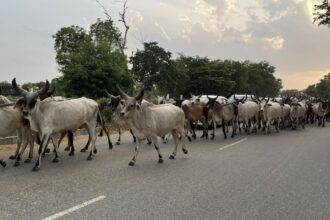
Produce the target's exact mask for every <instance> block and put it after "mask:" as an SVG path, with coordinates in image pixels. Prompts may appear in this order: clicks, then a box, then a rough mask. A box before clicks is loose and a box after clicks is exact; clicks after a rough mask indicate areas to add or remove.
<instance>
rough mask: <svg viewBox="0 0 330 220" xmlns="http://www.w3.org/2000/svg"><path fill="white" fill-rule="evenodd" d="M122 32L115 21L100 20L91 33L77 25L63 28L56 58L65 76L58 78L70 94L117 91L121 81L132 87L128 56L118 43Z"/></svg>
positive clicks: (97, 94) (59, 87) (57, 36)
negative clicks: (117, 85)
mask: <svg viewBox="0 0 330 220" xmlns="http://www.w3.org/2000/svg"><path fill="white" fill-rule="evenodd" d="M119 38H120V32H119V31H118V29H117V28H116V27H115V26H114V24H113V22H112V21H109V20H107V21H101V20H99V19H98V20H97V22H96V23H94V24H92V25H91V27H90V32H89V33H87V32H86V31H85V30H84V29H83V28H80V27H77V26H71V27H64V28H61V29H60V30H59V31H58V32H57V33H56V34H55V35H54V39H55V51H56V61H57V63H58V65H59V70H60V71H61V73H62V74H63V76H61V77H59V78H58V79H56V80H55V81H54V83H55V88H56V90H59V91H60V93H61V94H63V93H64V94H65V95H66V96H76V97H79V96H87V97H92V98H97V97H101V96H104V90H105V89H107V90H108V91H109V92H111V93H115V92H116V87H115V85H116V84H117V83H118V84H120V85H121V86H122V87H123V88H125V89H131V88H132V85H133V79H132V77H131V76H130V75H129V72H128V71H127V58H126V56H125V54H123V53H122V52H121V50H120V49H119V46H118V39H119Z"/></svg>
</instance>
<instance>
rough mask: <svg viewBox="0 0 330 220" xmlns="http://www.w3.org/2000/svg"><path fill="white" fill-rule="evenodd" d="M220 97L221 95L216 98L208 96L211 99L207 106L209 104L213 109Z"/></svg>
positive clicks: (209, 107) (208, 106)
mask: <svg viewBox="0 0 330 220" xmlns="http://www.w3.org/2000/svg"><path fill="white" fill-rule="evenodd" d="M218 97H219V96H217V97H215V98H211V97H209V96H207V98H208V100H209V101H208V102H207V104H206V106H207V108H208V109H212V108H213V107H214V105H215V102H216V101H217V99H218Z"/></svg>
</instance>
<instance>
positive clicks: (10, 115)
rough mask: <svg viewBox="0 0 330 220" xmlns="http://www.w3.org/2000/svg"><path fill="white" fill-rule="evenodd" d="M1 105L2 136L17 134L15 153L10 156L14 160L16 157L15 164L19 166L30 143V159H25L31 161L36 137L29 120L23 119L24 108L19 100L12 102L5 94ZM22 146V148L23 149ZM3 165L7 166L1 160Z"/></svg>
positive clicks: (0, 126)
mask: <svg viewBox="0 0 330 220" xmlns="http://www.w3.org/2000/svg"><path fill="white" fill-rule="evenodd" d="M1 102H2V103H1V105H2V106H1V107H0V121H1V125H0V137H8V136H11V135H13V134H15V133H16V134H17V147H16V151H15V154H14V155H12V156H10V157H9V158H10V159H12V160H14V159H16V162H15V166H18V165H19V163H20V160H21V157H22V155H23V153H24V151H25V149H26V147H27V146H28V144H30V152H29V157H28V159H26V160H25V162H26V163H29V162H31V159H32V157H33V147H34V138H33V136H32V132H31V129H30V126H29V123H28V121H27V120H24V119H23V115H22V109H21V105H20V103H19V102H17V103H16V104H15V103H11V102H10V101H9V100H8V99H7V98H5V97H4V96H2V97H1ZM21 146H23V147H22V149H21ZM0 164H1V165H2V166H5V163H4V162H3V161H0Z"/></svg>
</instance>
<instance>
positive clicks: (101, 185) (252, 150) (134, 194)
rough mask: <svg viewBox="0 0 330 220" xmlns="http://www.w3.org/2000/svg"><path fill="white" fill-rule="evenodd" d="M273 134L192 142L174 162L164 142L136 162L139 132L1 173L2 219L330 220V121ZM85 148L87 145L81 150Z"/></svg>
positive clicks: (219, 136) (144, 149)
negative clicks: (92, 153)
mask: <svg viewBox="0 0 330 220" xmlns="http://www.w3.org/2000/svg"><path fill="white" fill-rule="evenodd" d="M327 126H328V127H326V128H318V127H314V126H313V127H311V126H308V127H307V128H306V129H305V130H298V131H291V130H287V131H281V132H280V133H273V134H271V135H262V134H258V135H250V136H247V135H239V136H238V137H236V138H234V139H228V140H223V138H222V134H221V132H220V130H218V131H217V136H216V140H214V141H211V140H209V141H205V140H201V139H198V140H196V141H194V142H192V143H188V147H189V148H188V150H189V154H188V155H184V154H183V153H182V151H180V152H179V153H178V156H177V157H176V159H175V160H173V161H172V160H169V159H167V158H168V156H169V155H170V153H171V152H172V143H171V142H170V143H169V144H167V145H164V144H161V151H162V153H163V155H164V156H166V160H165V162H164V164H157V160H158V158H157V153H156V151H155V149H154V148H153V147H152V146H148V145H143V146H141V153H140V154H139V156H138V160H137V163H136V166H135V167H129V166H128V162H129V161H130V159H131V157H132V156H133V150H134V149H133V145H132V144H131V143H130V138H125V139H124V141H123V142H124V143H123V144H122V145H121V146H118V147H115V149H114V150H112V151H109V150H108V149H107V146H106V144H105V139H102V140H99V141H98V149H99V152H98V155H97V156H96V157H95V158H94V160H93V161H86V157H87V154H86V153H85V154H83V153H80V152H79V153H76V155H75V156H74V157H69V156H67V152H64V151H61V153H60V163H58V164H53V163H51V159H52V156H50V155H49V156H47V157H46V158H45V159H44V162H43V163H42V167H41V170H40V171H39V172H37V173H35V172H31V169H32V166H33V164H22V165H21V166H20V167H13V166H12V165H13V162H9V164H8V167H7V168H5V169H0V183H1V188H0V192H1V193H0V201H1V202H0V219H43V218H46V217H49V218H48V219H56V218H58V217H61V219H281V220H283V219H290V220H291V219H299V220H301V219H330V126H329V124H328V125H327ZM77 148H80V146H79V147H77Z"/></svg>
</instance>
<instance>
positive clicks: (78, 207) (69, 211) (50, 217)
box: [43, 195, 106, 220]
mask: <svg viewBox="0 0 330 220" xmlns="http://www.w3.org/2000/svg"><path fill="white" fill-rule="evenodd" d="M105 198H106V196H104V195H102V196H99V197H96V198H94V199H91V200H88V201H86V202H84V203H81V204H79V205H76V206H74V207H71V208H69V209H66V210H64V211H62V212H59V213H56V214H54V215H51V216H49V217H47V218H44V219H43V220H54V219H57V218H60V217H62V216H64V215H67V214H69V213H71V212H74V211H77V210H78V209H81V208H83V207H85V206H88V205H90V204H92V203H95V202H97V201H100V200H103V199H105Z"/></svg>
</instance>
